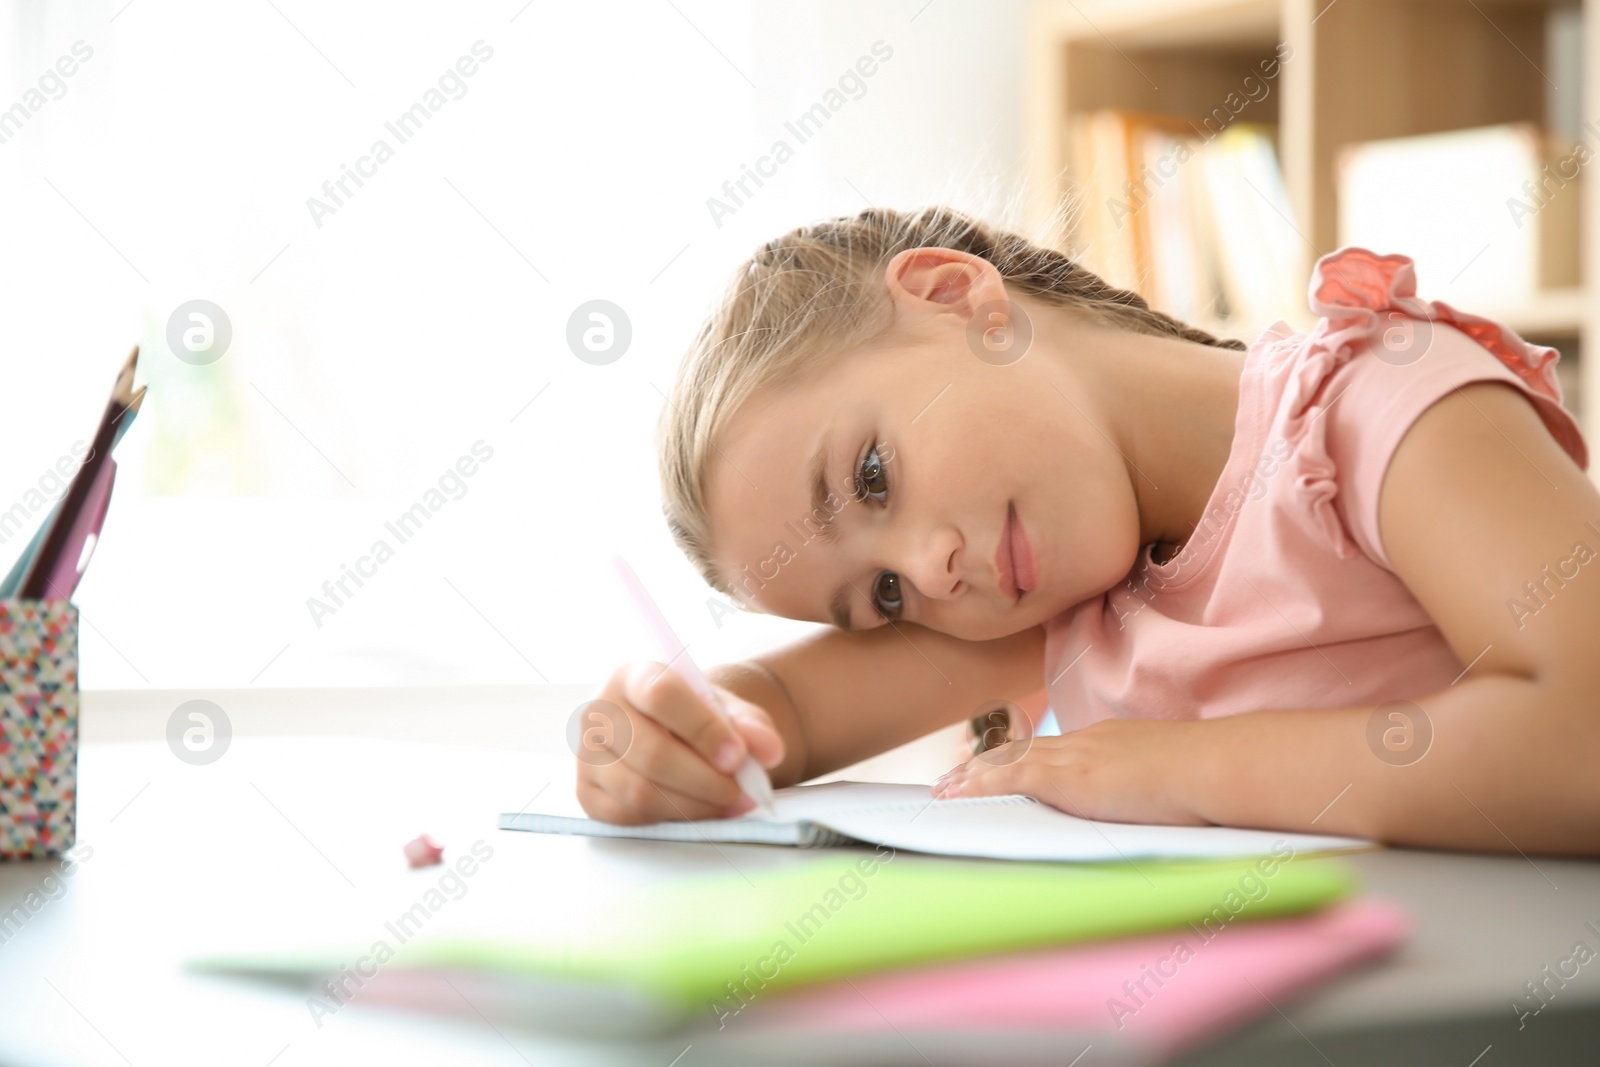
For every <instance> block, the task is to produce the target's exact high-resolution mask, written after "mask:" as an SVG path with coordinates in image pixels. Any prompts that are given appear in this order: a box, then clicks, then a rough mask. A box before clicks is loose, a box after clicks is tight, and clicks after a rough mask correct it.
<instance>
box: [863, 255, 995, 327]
mask: <svg viewBox="0 0 1600 1067" xmlns="http://www.w3.org/2000/svg"><path fill="white" fill-rule="evenodd" d="M884 283H885V284H886V285H887V286H888V287H889V295H890V297H891V298H893V299H894V301H895V303H896V304H901V305H908V306H910V307H913V308H916V309H917V310H920V311H923V312H925V313H926V312H932V313H934V314H938V313H941V312H946V311H955V312H957V313H958V314H960V315H961V317H962V318H971V316H972V315H973V313H974V312H975V311H976V310H977V309H978V308H980V307H982V306H983V305H984V304H988V303H993V302H995V301H1000V302H1002V303H1003V302H1005V300H1006V288H1005V282H1004V281H1003V280H1002V279H1001V277H1000V272H999V271H997V270H995V268H994V264H992V263H990V262H989V261H988V260H986V259H984V258H982V257H981V256H974V255H972V254H970V253H967V252H962V251H959V250H958V249H954V248H938V247H930V248H908V249H906V250H905V251H903V252H899V253H897V254H896V255H895V256H894V258H893V259H891V260H889V264H888V266H887V267H886V268H885V269H884ZM929 305H939V306H937V307H930V306H929Z"/></svg>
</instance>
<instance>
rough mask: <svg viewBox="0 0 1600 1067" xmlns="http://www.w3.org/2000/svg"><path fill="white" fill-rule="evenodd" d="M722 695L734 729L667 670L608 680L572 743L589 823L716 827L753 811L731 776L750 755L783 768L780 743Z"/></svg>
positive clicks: (638, 666)
mask: <svg viewBox="0 0 1600 1067" xmlns="http://www.w3.org/2000/svg"><path fill="white" fill-rule="evenodd" d="M716 688H717V693H718V695H719V696H720V697H721V698H722V702H723V706H724V707H726V708H727V709H728V712H729V715H730V718H728V719H724V718H723V717H722V716H721V715H719V714H717V713H716V712H715V711H714V710H712V709H711V708H710V707H708V706H707V705H706V704H705V703H704V702H703V701H701V699H700V698H699V697H697V696H695V694H694V691H693V690H691V689H690V688H689V686H688V684H687V683H686V682H684V680H683V679H682V678H680V677H678V675H677V674H675V673H673V672H672V671H669V670H668V669H667V668H666V666H665V665H664V664H660V663H652V662H647V661H640V662H635V663H630V664H625V665H624V666H622V667H619V668H617V670H616V671H614V672H613V673H612V675H611V677H610V678H609V679H607V681H606V683H605V685H604V686H602V687H601V689H600V692H599V693H597V694H596V695H595V696H594V697H593V698H592V699H591V700H590V701H589V702H588V703H587V704H585V705H584V706H583V707H582V708H581V709H580V711H579V719H578V723H577V728H576V729H574V730H573V731H571V732H569V735H568V736H569V740H573V739H574V738H575V749H574V751H575V753H576V755H577V757H578V803H579V804H581V805H582V806H583V810H584V811H585V812H586V813H587V814H588V815H589V817H590V818H592V819H600V820H602V821H604V822H611V823H623V824H638V823H649V822H660V821H663V820H673V819H716V818H722V817H731V816H734V815H741V814H743V813H744V812H746V811H749V810H750V809H751V808H752V807H754V806H755V802H754V801H752V800H751V799H750V798H749V797H747V796H745V795H744V793H743V791H742V790H740V788H739V783H738V782H736V781H734V778H733V772H734V771H736V770H737V769H738V768H739V765H740V764H741V763H743V762H744V758H745V756H746V754H751V755H754V756H755V758H756V761H757V762H758V763H760V764H761V765H762V766H763V767H767V768H771V767H775V766H777V765H778V764H779V763H781V762H782V761H783V754H784V746H783V739H782V737H780V736H779V734H778V731H777V730H776V729H774V728H773V725H772V719H771V718H770V717H769V716H768V715H767V713H766V712H765V711H764V710H762V709H761V708H759V707H757V706H756V705H754V704H752V703H750V702H749V701H747V700H744V699H742V698H740V697H738V696H736V695H735V694H733V693H731V692H729V691H728V690H726V689H722V688H720V687H716Z"/></svg>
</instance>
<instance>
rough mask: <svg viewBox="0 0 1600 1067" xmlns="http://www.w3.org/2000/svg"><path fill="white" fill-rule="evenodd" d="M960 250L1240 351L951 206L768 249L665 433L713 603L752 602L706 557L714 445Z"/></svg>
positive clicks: (1108, 308) (672, 480)
mask: <svg viewBox="0 0 1600 1067" xmlns="http://www.w3.org/2000/svg"><path fill="white" fill-rule="evenodd" d="M928 247H939V248H953V249H958V250H960V251H962V252H966V253H969V254H971V255H974V256H979V257H981V258H983V259H986V260H988V261H989V262H990V263H991V264H993V265H994V267H995V269H996V270H997V271H999V273H1000V276H1001V277H1002V278H1003V279H1004V280H1005V283H1006V286H1007V288H1008V289H1012V290H1015V291H1016V292H1020V293H1027V294H1028V295H1030V296H1032V297H1035V298H1037V299H1039V300H1041V301H1044V302H1045V303H1049V304H1054V305H1058V306H1062V307H1071V308H1076V309H1078V310H1080V311H1083V312H1085V313H1087V314H1089V315H1091V316H1093V317H1094V318H1096V319H1098V320H1100V321H1102V322H1104V323H1106V324H1108V325H1112V326H1116V327H1120V328H1121V329H1125V330H1129V331H1132V332H1134V333H1142V334H1155V335H1161V336H1168V337H1179V338H1182V339H1184V340H1186V341H1195V342H1198V343H1200V344H1205V345H1213V346H1216V347H1218V348H1228V349H1233V350H1235V351H1239V350H1242V349H1244V347H1245V345H1244V342H1242V341H1235V340H1223V339H1219V338H1216V337H1213V336H1212V335H1211V334H1209V333H1206V332H1205V331H1204V330H1200V329H1196V328H1195V327H1193V326H1189V325H1187V324H1185V323H1183V322H1180V321H1178V320H1177V319H1174V318H1172V317H1171V316H1168V315H1164V314H1162V313H1161V312H1159V311H1156V310H1154V309H1152V308H1151V307H1150V306H1149V305H1148V304H1146V303H1145V301H1144V298H1143V297H1141V296H1140V295H1139V294H1138V293H1135V292H1132V291H1130V290H1127V289H1118V288H1116V287H1115V286H1112V285H1109V284H1107V283H1106V282H1105V281H1104V280H1103V279H1101V278H1100V277H1099V276H1098V275H1096V274H1094V273H1092V272H1091V271H1088V270H1085V269H1084V268H1083V267H1082V266H1080V265H1079V264H1078V263H1077V262H1076V261H1074V260H1073V259H1071V258H1070V257H1068V256H1067V255H1065V254H1064V253H1062V252H1059V251H1057V250H1055V249H1053V248H1047V247H1043V246H1041V245H1038V244H1035V243H1033V242H1032V241H1029V240H1028V239H1027V238H1025V237H1022V236H1020V235H1018V234H1014V233H1008V232H1006V231H1004V230H1001V229H999V228H997V227H991V226H989V225H987V224H986V223H984V222H982V221H980V220H978V219H974V218H971V217H969V216H967V215H964V214H962V213H961V212H959V211H955V210H953V209H950V208H944V207H929V208H924V209H922V210H920V211H916V212H901V211H894V210H891V209H888V208H876V207H874V208H868V209H867V210H865V211H863V212H861V213H860V214H859V215H856V216H854V217H850V216H840V217H838V218H833V219H828V220H825V221H823V222H818V223H814V224H812V225H809V226H802V227H800V228H799V229H796V230H792V231H790V232H789V233H786V234H784V235H783V236H782V237H779V238H777V239H776V240H773V241H768V242H767V243H766V244H764V245H762V246H761V248H759V249H758V250H757V251H756V253H755V254H754V255H753V256H751V257H750V258H749V259H748V260H747V261H746V262H745V263H744V264H742V265H741V266H740V267H739V268H738V269H737V270H735V271H734V273H733V276H732V278H731V279H730V280H729V283H728V287H727V290H726V291H725V292H724V294H723V297H722V300H721V302H720V303H718V304H717V305H716V307H715V308H714V310H713V311H712V312H711V315H710V316H709V317H708V318H707V319H706V321H705V324H704V325H703V326H701V328H700V332H699V333H698V334H697V335H696V336H695V339H694V342H693V343H692V344H691V345H690V346H689V352H688V354H687V355H686V356H685V357H684V360H683V363H682V364H681V365H680V366H679V368H678V374H677V378H676V380H675V381H674V383H673V387H672V395H671V396H670V397H669V398H668V403H667V407H666V408H665V409H664V410H663V411H662V414H661V423H660V425H659V427H658V430H657V447H658V459H659V463H660V475H661V487H662V497H663V505H662V511H663V512H664V513H665V515H666V519H667V526H668V527H669V528H670V529H671V530H672V536H673V539H674V540H675V541H676V542H677V543H678V547H679V548H680V549H682V550H683V552H684V554H685V555H687V556H688V557H689V559H690V560H691V561H692V562H693V563H694V565H695V567H696V568H697V569H698V570H699V571H700V574H701V576H702V577H704V578H705V580H706V582H707V583H708V584H709V585H710V586H711V587H712V588H713V589H716V590H717V591H718V592H721V593H723V594H726V595H728V596H732V597H734V598H735V599H736V600H739V601H740V602H741V603H745V602H746V601H745V598H744V595H743V593H742V592H741V591H739V590H737V589H736V588H735V587H734V585H733V583H732V582H730V581H729V580H728V579H727V577H726V576H725V575H723V574H722V573H721V572H720V571H719V569H718V567H717V565H716V562H715V561H714V560H713V559H712V556H711V553H712V544H711V530H710V521H709V518H708V516H707V511H706V481H707V476H708V474H709V470H710V462H711V458H712V456H713V454H716V453H718V452H719V451H720V450H719V449H718V447H717V438H718V435H719V434H720V433H721V431H722V430H723V429H724V428H725V427H726V426H727V424H728V422H729V420H730V419H731V418H732V417H733V415H734V413H735V412H737V411H738V410H739V408H740V407H741V406H742V405H743V404H744V403H745V401H747V400H748V399H750V397H751V396H752V395H753V394H754V393H756V392H757V391H758V390H762V389H769V388H776V387H781V386H783V385H786V384H790V383H793V382H795V381H796V380H797V379H799V378H801V377H802V376H804V375H806V374H810V373H815V372H817V371H819V370H821V369H823V368H825V367H827V366H828V365H829V364H830V362H831V361H832V359H833V358H835V357H836V356H838V355H841V354H843V353H845V352H849V351H855V350H859V349H862V348H865V347H867V346H870V345H872V344H873V343H874V342H878V341H881V340H882V339H883V338H884V337H885V335H887V334H888V332H889V331H890V330H891V328H892V327H893V326H894V315H893V305H892V304H891V302H890V299H889V294H888V289H887V288H886V286H885V284H884V280H883V271H884V268H885V267H886V266H887V264H888V261H889V260H890V259H892V258H893V257H894V256H895V255H896V254H898V253H900V252H902V251H904V250H905V249H908V248H928Z"/></svg>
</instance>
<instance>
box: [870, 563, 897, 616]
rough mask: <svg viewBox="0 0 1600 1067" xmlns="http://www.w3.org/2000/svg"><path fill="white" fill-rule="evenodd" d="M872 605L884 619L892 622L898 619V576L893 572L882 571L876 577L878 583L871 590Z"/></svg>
mask: <svg viewBox="0 0 1600 1067" xmlns="http://www.w3.org/2000/svg"><path fill="white" fill-rule="evenodd" d="M872 603H873V606H875V607H876V608H877V609H878V610H879V611H881V612H882V613H883V615H884V618H887V619H890V620H893V619H898V618H899V617H900V609H901V607H902V606H903V605H902V604H901V603H900V576H899V575H898V574H896V573H895V572H894V571H884V572H883V573H882V574H880V575H878V581H877V582H876V583H875V584H874V586H873V589H872Z"/></svg>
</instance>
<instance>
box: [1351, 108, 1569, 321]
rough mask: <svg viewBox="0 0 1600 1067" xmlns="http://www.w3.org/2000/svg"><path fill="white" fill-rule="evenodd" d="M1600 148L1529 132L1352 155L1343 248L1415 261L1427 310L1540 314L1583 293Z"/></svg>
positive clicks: (1457, 134)
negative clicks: (1441, 306)
mask: <svg viewBox="0 0 1600 1067" xmlns="http://www.w3.org/2000/svg"><path fill="white" fill-rule="evenodd" d="M1592 138H1593V131H1590V130H1588V129H1585V130H1584V131H1582V132H1581V133H1580V135H1579V139H1578V140H1577V141H1576V142H1573V141H1572V140H1568V139H1558V138H1555V137H1552V136H1549V135H1547V134H1546V133H1545V131H1544V130H1543V129H1542V128H1541V127H1540V126H1538V125H1536V124H1533V123H1527V122H1519V123H1508V124H1503V125H1498V126H1482V127H1477V128H1474V129H1464V130H1451V131H1448V132H1446V133H1432V134H1425V135H1422V136H1416V137H1395V138H1388V139H1384V140H1377V141H1367V142H1365V143H1362V144H1353V145H1348V146H1346V147H1345V148H1344V149H1343V150H1342V151H1341V152H1340V153H1339V157H1338V188H1339V242H1340V243H1341V244H1357V245H1362V246H1364V247H1366V248H1370V249H1372V250H1373V251H1375V252H1382V253H1389V252H1400V253H1404V254H1405V255H1408V256H1410V257H1411V258H1412V260H1413V261H1414V262H1415V263H1416V270H1417V290H1418V293H1419V295H1421V296H1423V297H1424V298H1425V299H1429V300H1443V301H1445V302H1447V303H1449V304H1452V305H1454V306H1456V307H1459V308H1461V309H1462V310H1464V311H1475V312H1478V313H1480V314H1487V313H1489V312H1488V311H1485V310H1483V309H1485V308H1488V309H1491V310H1493V311H1494V312H1496V313H1509V312H1510V311H1511V310H1513V308H1514V306H1515V305H1519V304H1520V305H1522V306H1524V307H1530V306H1533V305H1534V304H1535V302H1538V301H1541V300H1543V299H1544V296H1545V294H1550V293H1557V292H1559V291H1562V290H1567V289H1571V288H1572V287H1575V286H1577V285H1578V284H1579V276H1578V239H1579V234H1580V232H1581V230H1580V223H1579V203H1580V200H1581V197H1580V195H1579V189H1578V172H1579V169H1580V168H1581V166H1582V165H1583V163H1584V162H1585V161H1587V160H1588V159H1589V157H1590V153H1591V149H1590V148H1589V146H1588V144H1587V141H1589V140H1590V139H1592ZM1513 318H1514V316H1513ZM1512 324H1513V326H1516V325H1519V324H1518V323H1517V322H1515V321H1513V323H1512Z"/></svg>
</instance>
